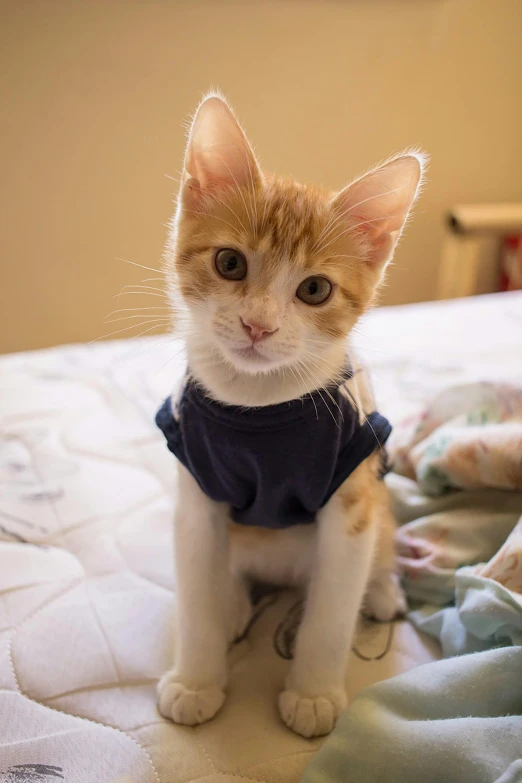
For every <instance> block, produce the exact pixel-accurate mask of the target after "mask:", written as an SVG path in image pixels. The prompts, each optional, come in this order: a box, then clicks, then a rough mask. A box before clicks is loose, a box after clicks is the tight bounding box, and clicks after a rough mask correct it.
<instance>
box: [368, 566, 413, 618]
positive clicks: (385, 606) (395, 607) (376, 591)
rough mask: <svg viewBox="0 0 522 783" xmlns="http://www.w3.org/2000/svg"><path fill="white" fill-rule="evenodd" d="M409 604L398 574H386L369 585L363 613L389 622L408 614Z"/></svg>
mask: <svg viewBox="0 0 522 783" xmlns="http://www.w3.org/2000/svg"><path fill="white" fill-rule="evenodd" d="M407 608H408V606H407V603H406V598H405V596H404V593H403V591H402V587H401V584H400V581H399V577H398V576H397V574H386V575H385V576H382V577H381V578H380V579H378V580H376V581H375V582H371V583H370V584H369V586H368V592H367V594H366V597H365V599H364V604H363V614H365V615H366V616H367V617H371V618H372V619H374V620H380V621H381V622H387V621H389V620H394V619H395V618H396V617H401V616H402V615H404V614H406V610H407Z"/></svg>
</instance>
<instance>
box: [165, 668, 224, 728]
mask: <svg viewBox="0 0 522 783" xmlns="http://www.w3.org/2000/svg"><path fill="white" fill-rule="evenodd" d="M224 701H225V693H224V691H223V690H222V689H221V688H220V687H219V686H217V685H215V686H213V687H211V688H202V689H201V690H194V689H191V688H188V687H187V686H186V685H184V684H183V683H182V682H181V681H180V680H179V678H178V677H177V675H176V674H175V672H167V673H166V674H164V675H163V677H162V678H161V680H160V681H159V683H158V708H159V711H160V712H161V714H162V715H163V717H164V718H169V720H172V721H174V723H182V724H183V725H184V726H196V725H197V724H198V723H205V721H207V720H210V719H211V718H213V717H214V715H215V714H216V712H217V711H218V710H219V709H220V707H221V706H222V705H223V702H224Z"/></svg>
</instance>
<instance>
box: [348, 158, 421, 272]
mask: <svg viewBox="0 0 522 783" xmlns="http://www.w3.org/2000/svg"><path fill="white" fill-rule="evenodd" d="M420 177H421V161H420V160H419V159H418V158H417V157H416V156H414V155H403V156H401V157H399V158H396V159H395V160H392V161H390V163H387V164H386V165H384V166H382V167H381V168H378V169H375V170H374V171H371V172H370V173H369V174H367V175H366V176H364V177H362V178H361V179H359V180H357V181H356V182H354V183H353V184H352V185H349V186H348V187H347V188H345V189H344V190H342V191H341V192H340V193H339V194H338V195H337V196H336V197H335V199H334V202H333V203H334V205H335V206H336V207H337V208H338V209H340V210H341V211H342V212H343V213H344V215H345V218H346V220H347V222H348V223H349V225H351V226H352V228H353V230H354V231H357V232H359V233H360V234H361V235H362V236H363V237H364V238H365V239H367V240H368V241H369V243H370V246H371V247H370V254H369V259H368V260H369V261H370V263H371V264H372V265H377V264H384V263H386V261H389V260H390V259H391V256H392V255H393V250H394V247H395V244H396V242H397V240H398V238H399V236H400V234H401V231H402V229H403V226H404V223H405V221H406V218H407V217H408V212H409V211H410V208H411V205H412V203H413V201H414V199H415V196H416V193H417V189H418V185H419V181H420Z"/></svg>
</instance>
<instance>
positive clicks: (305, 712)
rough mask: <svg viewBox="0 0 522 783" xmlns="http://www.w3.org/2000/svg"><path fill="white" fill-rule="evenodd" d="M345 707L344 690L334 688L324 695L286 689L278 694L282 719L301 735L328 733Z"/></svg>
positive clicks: (315, 735)
mask: <svg viewBox="0 0 522 783" xmlns="http://www.w3.org/2000/svg"><path fill="white" fill-rule="evenodd" d="M345 707H346V695H345V693H344V691H338V690H336V691H333V692H330V693H328V694H325V695H324V696H308V695H306V694H304V693H300V692H299V691H294V690H290V689H287V690H285V691H282V693H280V694H279V712H280V713H281V717H282V719H283V720H284V722H285V723H286V725H287V726H288V728H289V729H292V731H295V732H296V734H301V736H302V737H308V738H309V737H320V736H322V735H323V734H329V733H330V732H331V731H332V729H333V727H334V726H335V724H336V723H337V718H338V717H339V715H340V714H341V712H342V711H343V710H344V708H345Z"/></svg>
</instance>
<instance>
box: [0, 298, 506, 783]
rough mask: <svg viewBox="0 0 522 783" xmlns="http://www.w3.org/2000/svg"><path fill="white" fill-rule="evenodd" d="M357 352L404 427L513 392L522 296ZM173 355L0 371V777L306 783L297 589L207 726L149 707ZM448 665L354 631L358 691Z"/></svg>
mask: <svg viewBox="0 0 522 783" xmlns="http://www.w3.org/2000/svg"><path fill="white" fill-rule="evenodd" d="M356 340H357V343H358V346H359V349H360V351H361V352H362V354H363V356H364V358H365V360H366V362H367V363H368V364H369V366H370V368H371V370H372V375H373V380H374V385H375V391H376V395H377V399H378V403H379V408H380V410H382V411H383V412H384V413H385V414H386V415H387V416H388V417H389V418H390V419H391V420H392V422H399V421H400V420H401V419H404V418H405V417H409V416H412V415H414V414H415V413H417V412H418V411H419V410H420V408H421V407H422V406H423V404H425V402H426V400H427V399H428V398H430V396H431V395H433V393H434V392H436V391H437V390H439V389H442V388H444V387H445V386H447V385H448V384H454V383H460V382H468V381H474V380H480V379H484V378H488V377H495V378H499V377H501V378H503V379H506V380H508V381H509V380H514V379H516V380H520V374H521V357H522V295H521V294H518V293H513V294H502V295H492V296H486V297H478V298H474V299H467V300H455V301H452V302H443V303H427V304H420V305H410V306H404V307H397V308H382V309H379V310H376V311H375V312H374V313H372V314H371V315H370V316H369V317H368V318H367V319H366V321H365V322H364V323H363V324H362V325H361V326H360V328H359V329H358V334H357V338H356ZM178 354H179V349H178V347H177V346H176V345H173V343H172V342H167V341H166V340H165V339H163V338H158V337H155V338H150V339H147V340H143V339H142V340H135V341H115V342H105V343H102V342H99V343H95V344H94V345H89V346H87V345H72V346H61V347H58V348H51V349H47V350H43V351H37V352H28V353H21V354H13V355H9V356H4V357H1V358H0V422H1V425H0V781H6V782H7V781H9V783H11V781H15V780H16V781H18V780H23V781H24V783H33V781H44V782H45V783H52V782H53V781H59V780H63V781H66V783H94V782H95V781H96V783H110V782H111V781H113V780H114V779H116V778H118V777H119V776H122V775H129V776H130V777H131V778H132V780H133V781H135V783H159V782H160V781H161V783H196V782H197V783H211V782H212V783H213V782H214V781H216V783H218V782H219V783H233V782H235V781H238V782H239V781H250V782H252V781H255V783H297V781H299V780H300V778H301V775H302V773H303V770H304V769H305V767H306V765H307V764H308V762H309V761H310V760H311V759H312V757H313V756H314V755H315V753H316V752H317V750H318V748H319V747H320V745H321V742H322V740H320V739H318V740H312V741H311V740H306V739H303V738H302V737H298V736H295V735H293V734H292V733H290V732H289V731H288V730H287V729H286V728H285V727H284V726H283V725H282V723H281V721H280V720H279V718H278V715H277V711H276V697H277V693H278V691H279V689H280V688H281V684H282V682H283V679H284V677H285V673H286V671H287V669H288V666H289V659H290V658H291V655H292V642H293V638H294V635H295V629H296V626H297V622H298V617H299V597H298V596H296V595H295V594H292V593H290V592H288V593H280V594H275V595H274V594H270V593H265V594H260V595H259V596H258V603H257V605H256V619H255V622H254V623H253V624H252V627H251V629H250V632H249V634H248V636H247V638H246V639H244V640H243V641H242V642H240V643H239V644H237V645H236V646H234V647H233V649H232V650H231V653H230V667H231V679H230V686H229V695H228V700H227V702H226V704H225V707H224V708H223V710H222V712H221V713H220V714H219V716H218V717H217V718H216V719H215V720H214V721H213V722H211V723H208V724H205V725H202V726H200V727H198V728H187V727H181V726H174V725H173V724H171V723H169V722H168V721H166V720H164V719H162V718H161V716H160V715H159V713H158V712H157V709H156V703H155V685H156V681H157V679H158V678H159V676H160V675H161V674H162V673H163V671H164V670H165V669H166V668H168V666H169V665H170V661H171V657H172V648H173V643H174V640H173V637H172V627H173V615H174V612H175V594H174V590H173V572H172V556H171V518H172V506H173V501H174V498H173V490H172V486H173V482H172V474H173V462H172V455H170V454H169V453H168V451H167V449H166V448H165V445H164V442H163V438H162V437H161V435H160V434H159V432H157V431H156V429H155V426H154V423H153V421H154V412H155V410H156V408H157V406H158V403H159V401H160V400H161V399H162V398H163V397H164V396H165V394H166V393H168V391H169V388H170V386H171V385H172V383H173V379H174V378H175V377H176V376H177V374H178V373H179V372H181V371H182V362H181V357H180V356H179V355H178ZM439 656H440V650H439V647H438V645H437V643H436V642H435V640H433V639H432V638H430V637H428V636H426V635H424V634H422V633H420V632H419V631H417V630H415V628H414V627H413V625H411V624H410V623H409V622H408V621H401V622H398V623H394V624H374V623H370V622H368V621H364V620H361V622H360V626H359V630H358V634H357V638H356V641H355V644H354V648H353V651H352V654H351V658H350V661H349V664H348V667H347V680H346V683H347V690H348V693H349V696H350V698H353V697H354V696H355V695H356V694H357V693H358V692H359V691H361V690H362V689H363V688H365V687H366V686H367V685H369V684H370V683H373V682H376V681H378V680H383V679H385V678H389V677H391V676H393V675H394V674H397V673H400V672H404V671H407V670H409V669H411V668H413V667H415V666H418V665H419V664H422V663H426V662H429V661H432V660H435V659H437V658H438V657H439Z"/></svg>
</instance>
